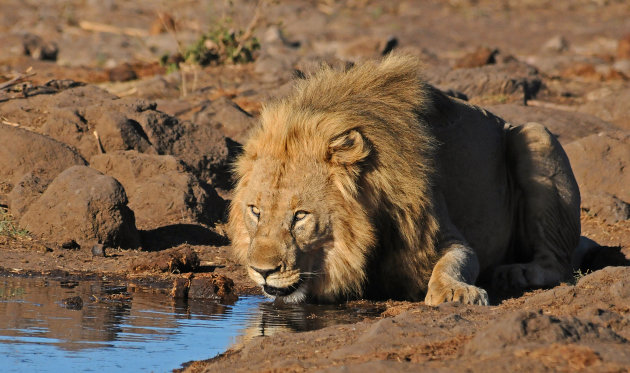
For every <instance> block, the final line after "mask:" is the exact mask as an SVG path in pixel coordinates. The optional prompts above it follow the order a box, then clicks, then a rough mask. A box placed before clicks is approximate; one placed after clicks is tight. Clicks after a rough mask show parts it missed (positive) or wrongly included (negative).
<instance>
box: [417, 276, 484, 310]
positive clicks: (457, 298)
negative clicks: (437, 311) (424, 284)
mask: <svg viewBox="0 0 630 373" xmlns="http://www.w3.org/2000/svg"><path fill="white" fill-rule="evenodd" d="M444 302H460V303H463V304H478V305H482V306H487V305H488V293H486V291H485V290H483V289H482V288H479V287H476V286H474V285H469V284H466V283H464V282H460V281H452V282H449V284H446V285H443V284H429V290H428V291H427V295H426V297H425V298H424V303H426V304H428V305H429V306H437V305H438V304H440V303H444Z"/></svg>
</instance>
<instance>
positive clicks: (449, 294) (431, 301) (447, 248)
mask: <svg viewBox="0 0 630 373" xmlns="http://www.w3.org/2000/svg"><path fill="white" fill-rule="evenodd" d="M436 202H437V203H436V213H437V214H438V218H439V220H440V237H439V243H438V245H439V250H440V252H442V253H444V254H443V255H442V256H441V257H440V259H439V260H438V262H437V263H436V264H435V266H434V267H433V272H432V273H431V278H430V279H429V285H428V289H427V295H426V297H425V299H424V302H425V303H426V304H428V305H432V306H434V305H438V304H440V303H443V302H462V303H465V304H481V305H487V304H488V294H487V293H486V291H485V290H483V289H481V288H479V287H476V286H475V285H474V283H475V281H476V280H477V275H478V274H479V260H478V259H477V255H476V254H475V252H474V250H473V249H472V248H470V247H469V246H468V245H467V244H466V242H465V240H464V238H463V237H462V235H461V234H460V233H459V231H458V230H457V228H456V227H455V226H454V225H453V224H452V223H451V222H450V219H449V218H448V212H447V210H446V206H445V203H444V200H443V197H442V196H441V194H438V195H437V197H436Z"/></svg>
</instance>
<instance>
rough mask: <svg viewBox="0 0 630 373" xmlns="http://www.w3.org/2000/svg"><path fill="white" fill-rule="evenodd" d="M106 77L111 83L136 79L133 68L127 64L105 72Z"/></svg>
mask: <svg viewBox="0 0 630 373" xmlns="http://www.w3.org/2000/svg"><path fill="white" fill-rule="evenodd" d="M107 76H108V77H109V80H110V81H112V82H126V81H129V80H135V79H138V75H137V74H136V72H135V71H134V69H133V67H132V66H131V65H129V64H128V63H123V64H122V65H119V66H116V67H114V68H111V69H109V70H108V71H107Z"/></svg>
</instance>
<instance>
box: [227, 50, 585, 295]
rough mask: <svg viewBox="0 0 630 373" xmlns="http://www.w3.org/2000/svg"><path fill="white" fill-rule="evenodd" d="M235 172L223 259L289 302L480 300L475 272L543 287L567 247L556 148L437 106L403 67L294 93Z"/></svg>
mask: <svg viewBox="0 0 630 373" xmlns="http://www.w3.org/2000/svg"><path fill="white" fill-rule="evenodd" d="M236 171H237V176H238V179H239V181H238V184H237V188H236V190H235V195H234V199H233V202H232V206H231V210H230V230H231V238H232V241H233V247H234V252H235V253H236V256H237V257H238V258H239V259H240V260H241V261H242V262H243V263H244V264H246V265H247V266H248V270H249V273H250V275H251V276H252V278H254V279H255V280H256V281H257V282H258V283H259V284H261V285H262V286H264V289H265V291H266V292H267V293H270V294H271V295H278V296H283V297H285V299H287V300H289V301H291V300H292V301H300V300H303V299H305V298H308V299H312V300H319V301H334V300H339V299H347V298H354V297H361V296H364V297H370V298H399V299H412V300H417V299H420V297H423V296H425V294H426V301H427V303H430V304H437V303H440V302H442V301H448V300H460V301H464V302H468V303H485V302H487V296H486V295H485V292H484V291H483V290H482V289H479V288H477V287H475V286H472V285H473V284H474V282H475V280H476V277H477V275H478V273H479V270H492V269H494V268H496V267H497V266H499V265H501V264H508V265H507V266H503V267H499V268H498V270H497V278H498V280H499V281H503V282H505V283H507V284H510V285H514V286H523V287H526V286H544V285H549V284H552V283H554V282H557V281H559V280H560V279H562V278H565V277H566V276H567V274H570V267H568V266H569V263H570V255H571V251H572V250H573V249H574V247H575V246H576V245H577V241H578V239H579V192H578V191H577V185H576V184H575V180H574V179H573V175H572V173H571V170H570V166H569V164H568V160H567V159H566V156H565V155H564V152H563V151H562V149H561V148H560V146H559V144H558V143H557V141H555V139H553V137H552V136H551V135H550V134H548V132H546V130H545V129H544V128H543V127H542V126H539V125H528V126H525V127H511V126H510V125H508V124H506V123H505V122H504V121H503V120H501V119H499V118H497V117H495V116H493V115H491V114H489V113H486V112H484V111H483V110H481V109H478V108H476V107H474V106H470V105H467V104H466V103H464V102H461V101H459V100H456V99H452V98H450V97H447V96H445V95H443V94H442V93H441V92H439V91H437V90H436V89H434V88H432V87H430V86H428V85H426V84H424V83H423V82H422V81H421V80H420V79H419V78H418V65H417V63H416V62H415V61H414V60H413V59H411V58H408V57H395V56H394V57H388V58H387V59H385V60H384V61H383V62H380V63H377V62H371V63H366V64H364V65H362V66H358V67H355V68H353V69H351V70H350V71H348V72H338V71H333V70H330V69H323V70H322V71H320V72H319V73H317V74H315V75H314V76H312V77H310V79H308V80H306V81H303V82H300V83H299V84H298V86H297V89H296V92H295V93H294V94H293V95H292V96H290V97H289V98H287V99H286V100H283V101H280V102H277V103H275V104H273V105H271V106H268V107H266V108H265V110H264V111H263V114H262V116H261V125H260V127H259V128H257V129H255V130H254V131H253V133H252V134H251V137H250V139H249V141H248V142H247V143H246V145H245V148H244V154H243V155H242V156H241V158H240V159H239V161H238V165H237V169H236ZM477 258H478V259H477ZM516 261H518V262H519V263H525V262H528V264H509V263H514V262H516Z"/></svg>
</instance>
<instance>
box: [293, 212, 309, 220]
mask: <svg viewBox="0 0 630 373" xmlns="http://www.w3.org/2000/svg"><path fill="white" fill-rule="evenodd" d="M306 215H308V212H307V211H303V210H300V211H298V212H296V213H295V215H293V221H295V222H298V221H300V220H302V219H304V218H305V217H306Z"/></svg>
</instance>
